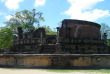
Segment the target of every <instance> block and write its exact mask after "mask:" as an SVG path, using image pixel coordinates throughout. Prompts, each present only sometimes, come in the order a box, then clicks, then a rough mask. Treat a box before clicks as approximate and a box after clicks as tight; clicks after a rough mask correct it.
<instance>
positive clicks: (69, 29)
mask: <svg viewBox="0 0 110 74" xmlns="http://www.w3.org/2000/svg"><path fill="white" fill-rule="evenodd" d="M68 31H69V35H68V36H69V43H71V28H70V27H69V28H68Z"/></svg>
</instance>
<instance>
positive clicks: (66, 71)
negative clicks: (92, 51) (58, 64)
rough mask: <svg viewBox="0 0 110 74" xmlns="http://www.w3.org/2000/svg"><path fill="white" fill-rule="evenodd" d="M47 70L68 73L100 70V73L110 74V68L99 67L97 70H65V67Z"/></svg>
mask: <svg viewBox="0 0 110 74" xmlns="http://www.w3.org/2000/svg"><path fill="white" fill-rule="evenodd" d="M46 71H50V72H61V73H68V72H97V73H98V72H100V73H109V74H110V69H97V70H91V69H89V70H83V69H81V70H79V69H77V70H63V69H50V70H46Z"/></svg>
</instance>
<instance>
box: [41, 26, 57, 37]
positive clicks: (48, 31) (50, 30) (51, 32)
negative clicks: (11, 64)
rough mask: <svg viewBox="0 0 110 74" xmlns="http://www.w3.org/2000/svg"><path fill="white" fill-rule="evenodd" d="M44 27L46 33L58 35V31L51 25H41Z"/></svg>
mask: <svg viewBox="0 0 110 74" xmlns="http://www.w3.org/2000/svg"><path fill="white" fill-rule="evenodd" d="M41 27H43V28H45V31H46V34H47V35H56V33H57V32H55V31H53V30H52V29H51V28H50V26H41Z"/></svg>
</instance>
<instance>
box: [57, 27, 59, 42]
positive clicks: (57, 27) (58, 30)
mask: <svg viewBox="0 0 110 74" xmlns="http://www.w3.org/2000/svg"><path fill="white" fill-rule="evenodd" d="M57 43H59V27H57Z"/></svg>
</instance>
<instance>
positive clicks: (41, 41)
mask: <svg viewBox="0 0 110 74" xmlns="http://www.w3.org/2000/svg"><path fill="white" fill-rule="evenodd" d="M40 43H41V44H43V33H42V31H41V33H40Z"/></svg>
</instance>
